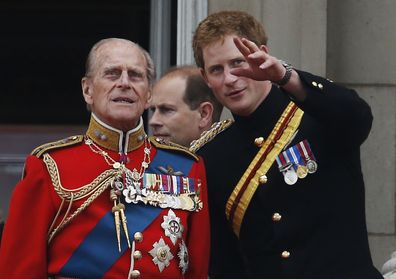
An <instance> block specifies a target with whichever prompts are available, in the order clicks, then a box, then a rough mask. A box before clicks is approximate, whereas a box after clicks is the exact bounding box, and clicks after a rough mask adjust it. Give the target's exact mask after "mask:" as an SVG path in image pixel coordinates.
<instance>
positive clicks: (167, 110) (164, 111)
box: [159, 107, 175, 114]
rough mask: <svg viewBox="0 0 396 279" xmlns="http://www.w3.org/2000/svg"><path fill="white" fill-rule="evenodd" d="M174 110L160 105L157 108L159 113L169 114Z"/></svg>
mask: <svg viewBox="0 0 396 279" xmlns="http://www.w3.org/2000/svg"><path fill="white" fill-rule="evenodd" d="M174 111H175V110H174V109H173V108H170V107H160V108H159V112H160V113H161V114H171V113H173V112H174Z"/></svg>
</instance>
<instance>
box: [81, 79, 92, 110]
mask: <svg viewBox="0 0 396 279" xmlns="http://www.w3.org/2000/svg"><path fill="white" fill-rule="evenodd" d="M81 88H82V93H83V97H84V100H85V102H86V103H87V104H88V105H92V103H93V100H92V88H91V81H90V80H89V78H87V77H83V78H82V79H81Z"/></svg>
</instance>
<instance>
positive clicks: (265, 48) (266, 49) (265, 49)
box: [260, 45, 269, 54]
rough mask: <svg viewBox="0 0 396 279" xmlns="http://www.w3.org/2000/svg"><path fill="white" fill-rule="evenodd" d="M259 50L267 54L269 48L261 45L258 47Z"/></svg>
mask: <svg viewBox="0 0 396 279" xmlns="http://www.w3.org/2000/svg"><path fill="white" fill-rule="evenodd" d="M260 49H261V50H262V51H264V52H265V53H267V54H268V53H269V48H268V47H267V46H266V45H261V46H260Z"/></svg>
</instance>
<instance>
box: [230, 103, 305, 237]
mask: <svg viewBox="0 0 396 279" xmlns="http://www.w3.org/2000/svg"><path fill="white" fill-rule="evenodd" d="M303 114H304V112H303V111H302V110H301V109H299V108H298V107H297V105H296V104H294V103H293V102H290V103H289V105H288V106H287V107H286V109H285V110H284V112H283V113H282V115H281V117H280V118H279V120H278V122H277V123H276V125H275V127H274V129H273V130H272V132H271V134H270V135H269V137H268V139H267V140H266V141H265V142H264V144H263V146H262V147H261V148H260V150H259V152H258V153H257V154H256V156H255V157H254V159H253V161H252V162H251V163H250V165H249V166H248V168H247V169H246V171H245V173H244V174H243V175H242V177H241V179H240V180H239V182H238V184H237V185H236V187H235V188H234V190H233V192H232V193H231V195H230V197H229V198H228V200H227V203H226V208H225V213H226V216H227V219H228V221H229V222H230V223H231V224H232V228H233V230H234V232H235V234H236V235H237V236H238V237H239V233H240V229H241V225H242V221H243V217H244V215H245V212H246V209H247V208H248V206H249V203H250V200H251V199H252V197H253V194H254V193H255V191H256V190H257V187H258V185H259V177H260V176H262V175H265V174H266V173H267V171H268V170H269V168H270V167H271V165H272V164H273V162H274V161H275V159H276V157H277V156H278V154H279V153H280V152H281V150H282V149H283V148H284V146H285V145H286V143H288V141H289V140H290V138H291V137H292V136H293V135H294V133H295V131H296V130H297V128H298V126H299V124H300V121H301V118H302V116H303Z"/></svg>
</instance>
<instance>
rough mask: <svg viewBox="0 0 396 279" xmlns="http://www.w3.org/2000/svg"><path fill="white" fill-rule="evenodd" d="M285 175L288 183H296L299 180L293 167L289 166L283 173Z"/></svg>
mask: <svg viewBox="0 0 396 279" xmlns="http://www.w3.org/2000/svg"><path fill="white" fill-rule="evenodd" d="M283 175H284V179H285V182H286V184H288V185H294V184H295V183H296V182H297V180H298V176H297V173H296V172H295V170H294V169H293V168H289V169H288V170H287V171H285V172H284V173H283Z"/></svg>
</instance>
